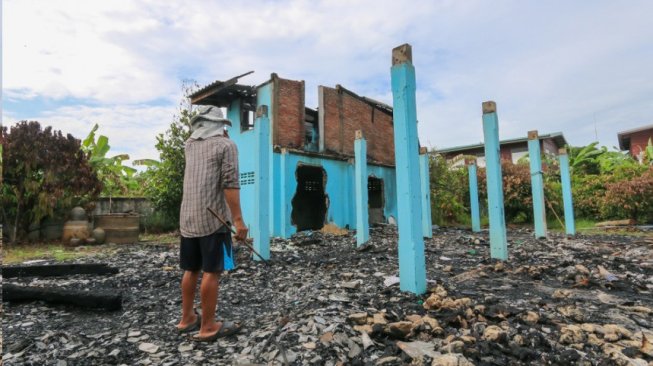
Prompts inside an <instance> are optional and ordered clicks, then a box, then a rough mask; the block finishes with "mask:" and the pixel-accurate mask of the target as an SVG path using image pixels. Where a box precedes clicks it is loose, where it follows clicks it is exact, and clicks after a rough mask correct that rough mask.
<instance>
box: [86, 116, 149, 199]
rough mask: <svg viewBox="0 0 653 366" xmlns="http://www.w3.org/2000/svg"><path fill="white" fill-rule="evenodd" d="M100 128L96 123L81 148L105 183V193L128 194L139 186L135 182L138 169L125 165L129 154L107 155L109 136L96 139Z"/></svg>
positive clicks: (109, 147) (103, 191) (113, 194)
mask: <svg viewBox="0 0 653 366" xmlns="http://www.w3.org/2000/svg"><path fill="white" fill-rule="evenodd" d="M98 128H99V126H98V124H97V123H96V124H95V126H93V128H92V129H91V132H89V134H88V136H86V138H85V139H84V141H82V146H81V149H82V151H84V152H85V153H86V154H87V156H88V159H89V163H90V164H91V167H93V169H94V170H95V172H96V173H97V175H98V178H99V179H100V181H101V182H102V184H103V185H104V188H103V190H102V194H103V195H108V196H116V195H125V194H128V192H129V191H130V189H132V188H134V187H136V186H137V184H134V175H135V174H136V172H137V170H136V169H134V168H132V167H129V166H126V165H123V161H126V160H129V155H128V154H118V155H114V156H111V157H107V153H108V152H109V150H111V146H110V145H109V138H108V137H106V136H104V135H100V136H98V137H97V140H96V138H95V135H96V132H97V130H98Z"/></svg>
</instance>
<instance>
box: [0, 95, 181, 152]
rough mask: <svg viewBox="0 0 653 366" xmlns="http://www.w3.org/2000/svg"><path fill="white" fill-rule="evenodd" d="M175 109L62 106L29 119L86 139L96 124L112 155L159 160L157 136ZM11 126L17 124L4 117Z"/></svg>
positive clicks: (166, 126) (169, 120) (13, 119)
mask: <svg viewBox="0 0 653 366" xmlns="http://www.w3.org/2000/svg"><path fill="white" fill-rule="evenodd" d="M174 113H175V108H174V107H173V108H170V107H152V106H147V105H128V106H124V105H114V106H107V107H87V106H76V107H60V108H57V109H54V110H51V111H47V112H45V113H43V114H42V115H34V116H31V117H29V118H27V119H29V120H35V121H39V123H40V124H41V126H43V127H45V126H52V127H53V128H54V129H55V130H61V132H63V133H64V134H67V133H69V134H71V135H73V136H74V137H75V138H77V139H80V140H83V139H84V138H86V136H88V133H89V132H90V131H91V129H92V128H93V126H94V125H95V124H96V123H97V124H98V125H99V129H98V131H97V133H96V134H97V135H105V136H107V137H108V138H109V145H110V146H111V149H110V150H109V155H110V156H114V155H119V154H129V155H130V158H131V160H134V159H146V158H147V159H159V154H158V151H157V150H156V149H155V147H154V145H155V144H156V136H157V135H158V134H160V133H163V132H165V130H166V129H167V128H168V126H169V125H170V123H171V122H172V116H173V114H174ZM3 118H6V120H5V122H8V125H13V124H15V123H16V122H17V121H16V119H15V118H12V117H9V116H6V115H5V116H3Z"/></svg>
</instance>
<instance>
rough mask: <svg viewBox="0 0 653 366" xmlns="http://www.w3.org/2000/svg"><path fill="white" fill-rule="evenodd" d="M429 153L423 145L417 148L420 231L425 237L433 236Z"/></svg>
mask: <svg viewBox="0 0 653 366" xmlns="http://www.w3.org/2000/svg"><path fill="white" fill-rule="evenodd" d="M429 174H430V173H429V154H428V151H427V149H426V148H425V147H421V148H420V149H419V175H420V178H421V186H422V231H423V234H422V235H424V237H425V238H432V237H433V221H432V220H431V177H430V175H429Z"/></svg>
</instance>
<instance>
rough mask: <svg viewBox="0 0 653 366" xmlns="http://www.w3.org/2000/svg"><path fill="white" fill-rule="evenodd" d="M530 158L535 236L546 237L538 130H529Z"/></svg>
mask: <svg viewBox="0 0 653 366" xmlns="http://www.w3.org/2000/svg"><path fill="white" fill-rule="evenodd" d="M528 160H529V161H530V164H531V193H532V196H533V225H534V226H535V237H536V238H545V237H546V207H545V206H544V179H543V177H542V153H541V152H540V138H539V136H538V135H537V131H529V132H528Z"/></svg>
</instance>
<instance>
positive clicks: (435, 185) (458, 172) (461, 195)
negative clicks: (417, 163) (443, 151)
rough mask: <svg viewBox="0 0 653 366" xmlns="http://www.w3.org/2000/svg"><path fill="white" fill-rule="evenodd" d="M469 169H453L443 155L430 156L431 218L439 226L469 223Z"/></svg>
mask: <svg viewBox="0 0 653 366" xmlns="http://www.w3.org/2000/svg"><path fill="white" fill-rule="evenodd" d="M467 179H468V177H467V169H457V168H453V167H451V165H450V164H449V163H447V161H446V159H444V157H442V155H439V154H437V155H434V154H430V155H429V180H430V188H431V217H432V218H433V222H434V223H436V224H438V225H445V224H453V223H460V222H467V221H469V192H468V188H467V187H468V185H467Z"/></svg>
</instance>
